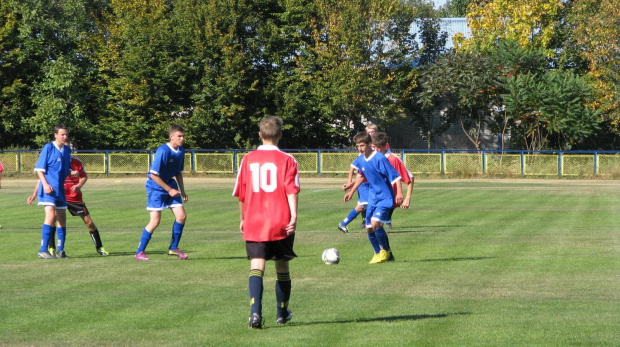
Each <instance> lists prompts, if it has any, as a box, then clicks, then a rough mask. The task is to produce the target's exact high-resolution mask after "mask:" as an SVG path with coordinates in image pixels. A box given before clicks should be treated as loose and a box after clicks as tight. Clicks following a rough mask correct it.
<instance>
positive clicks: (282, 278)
mask: <svg viewBox="0 0 620 347" xmlns="http://www.w3.org/2000/svg"><path fill="white" fill-rule="evenodd" d="M276 276H277V277H276V301H277V304H278V308H277V309H278V317H286V313H287V312H286V311H287V310H286V309H287V308H288V301H289V299H290V297H291V274H290V273H289V272H278V273H277V274H276Z"/></svg>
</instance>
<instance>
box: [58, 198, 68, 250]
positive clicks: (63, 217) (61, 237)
mask: <svg viewBox="0 0 620 347" xmlns="http://www.w3.org/2000/svg"><path fill="white" fill-rule="evenodd" d="M56 222H57V224H56V236H57V238H58V243H57V244H56V256H57V257H58V258H68V256H67V254H66V253H65V241H66V238H67V206H66V204H62V203H57V204H56Z"/></svg>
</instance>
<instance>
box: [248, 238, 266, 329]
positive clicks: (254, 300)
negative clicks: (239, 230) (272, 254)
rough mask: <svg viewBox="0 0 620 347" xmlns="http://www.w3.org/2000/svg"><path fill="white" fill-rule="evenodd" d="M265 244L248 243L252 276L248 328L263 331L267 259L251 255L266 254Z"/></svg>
mask: <svg viewBox="0 0 620 347" xmlns="http://www.w3.org/2000/svg"><path fill="white" fill-rule="evenodd" d="M263 250H264V243H262V242H253V243H250V244H248V243H247V242H246V251H247V253H248V256H249V257H251V258H250V276H249V278H248V289H249V294H250V317H249V318H248V327H249V328H250V329H261V328H262V327H263V276H264V274H265V258H253V257H252V255H250V254H259V253H264V252H263Z"/></svg>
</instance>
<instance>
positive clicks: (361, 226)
mask: <svg viewBox="0 0 620 347" xmlns="http://www.w3.org/2000/svg"><path fill="white" fill-rule="evenodd" d="M358 229H366V221H365V220H363V221H362V224H360V226H359V227H358Z"/></svg>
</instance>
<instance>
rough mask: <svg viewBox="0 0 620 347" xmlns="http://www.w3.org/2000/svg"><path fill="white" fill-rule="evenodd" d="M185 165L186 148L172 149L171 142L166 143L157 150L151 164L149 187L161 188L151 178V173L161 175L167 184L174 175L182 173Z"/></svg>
mask: <svg viewBox="0 0 620 347" xmlns="http://www.w3.org/2000/svg"><path fill="white" fill-rule="evenodd" d="M184 165H185V149H184V148H183V147H179V148H178V149H177V150H174V149H172V147H170V145H169V144H167V143H165V144H163V145H161V146H159V148H157V151H155V158H153V163H152V164H151V169H150V170H149V173H148V175H147V176H148V177H149V180H148V181H147V187H149V188H154V189H158V188H159V189H161V190H163V188H161V187H159V185H158V184H157V183H155V182H153V180H151V179H150V178H151V174H155V175H157V176H159V177H160V178H161V179H162V180H163V181H164V182H166V184H170V183H171V182H172V181H173V180H174V177H175V176H176V175H178V174H180V173H183V167H184Z"/></svg>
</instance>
